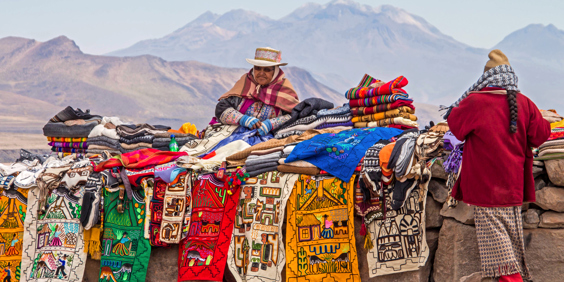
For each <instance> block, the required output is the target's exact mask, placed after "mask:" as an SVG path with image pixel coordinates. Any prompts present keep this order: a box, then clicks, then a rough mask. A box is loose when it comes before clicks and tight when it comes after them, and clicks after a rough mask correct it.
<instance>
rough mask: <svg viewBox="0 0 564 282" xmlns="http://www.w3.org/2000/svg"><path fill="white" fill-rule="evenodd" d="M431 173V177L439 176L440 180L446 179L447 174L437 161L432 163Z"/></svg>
mask: <svg viewBox="0 0 564 282" xmlns="http://www.w3.org/2000/svg"><path fill="white" fill-rule="evenodd" d="M431 175H432V176H433V178H439V179H442V180H447V179H448V174H447V173H446V171H445V168H444V167H443V165H442V164H440V163H439V162H435V163H433V166H432V167H431Z"/></svg>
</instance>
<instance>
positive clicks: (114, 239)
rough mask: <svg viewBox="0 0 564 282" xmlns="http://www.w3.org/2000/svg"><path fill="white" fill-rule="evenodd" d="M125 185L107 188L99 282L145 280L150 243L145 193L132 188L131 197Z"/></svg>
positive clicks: (105, 191)
mask: <svg viewBox="0 0 564 282" xmlns="http://www.w3.org/2000/svg"><path fill="white" fill-rule="evenodd" d="M125 190H126V189H125V187H124V186H123V185H119V186H118V187H117V188H112V189H109V188H108V187H106V189H104V231H103V233H102V242H101V248H102V260H101V262H100V276H99V281H100V282H106V281H116V280H118V281H132V282H137V281H139V282H141V281H145V276H146V274H147V265H148V264H149V256H150V255H151V245H150V243H149V240H147V239H146V238H145V236H144V234H143V228H144V226H145V201H144V198H145V192H144V191H143V190H133V191H132V195H131V199H129V197H128V195H127V193H126V191H125Z"/></svg>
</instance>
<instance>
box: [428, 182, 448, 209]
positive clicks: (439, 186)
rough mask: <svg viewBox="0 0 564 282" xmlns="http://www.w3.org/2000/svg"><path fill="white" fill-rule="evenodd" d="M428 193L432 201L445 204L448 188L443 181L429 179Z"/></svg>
mask: <svg viewBox="0 0 564 282" xmlns="http://www.w3.org/2000/svg"><path fill="white" fill-rule="evenodd" d="M429 193H431V196H433V199H435V201H437V202H439V203H441V204H442V203H444V202H446V200H447V198H448V188H447V186H446V183H445V181H443V180H440V179H434V178H433V179H431V182H429Z"/></svg>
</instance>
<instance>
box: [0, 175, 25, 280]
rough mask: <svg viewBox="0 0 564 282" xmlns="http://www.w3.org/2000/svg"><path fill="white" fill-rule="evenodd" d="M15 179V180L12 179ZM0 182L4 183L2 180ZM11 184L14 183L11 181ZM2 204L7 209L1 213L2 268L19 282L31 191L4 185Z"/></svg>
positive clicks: (0, 199)
mask: <svg viewBox="0 0 564 282" xmlns="http://www.w3.org/2000/svg"><path fill="white" fill-rule="evenodd" d="M12 179H13V178H12ZM0 182H2V181H1V180H0ZM9 183H13V182H12V181H9ZM0 187H1V188H2V194H1V195H0V202H1V203H3V204H4V205H5V207H6V208H5V209H4V210H3V211H2V213H0V244H2V248H1V249H0V268H1V269H2V270H4V273H5V269H9V270H10V271H11V273H12V276H11V277H12V278H13V279H15V281H19V279H20V276H21V265H20V264H21V261H22V245H23V238H24V221H25V217H26V212H27V195H28V192H29V189H23V188H19V187H16V186H14V185H2V184H0Z"/></svg>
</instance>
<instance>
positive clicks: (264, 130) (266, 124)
mask: <svg viewBox="0 0 564 282" xmlns="http://www.w3.org/2000/svg"><path fill="white" fill-rule="evenodd" d="M271 130H272V123H271V122H270V120H268V119H267V120H265V121H263V122H262V123H261V125H260V127H259V129H258V133H259V135H260V136H265V135H266V134H268V133H269V132H270V131H271Z"/></svg>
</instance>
